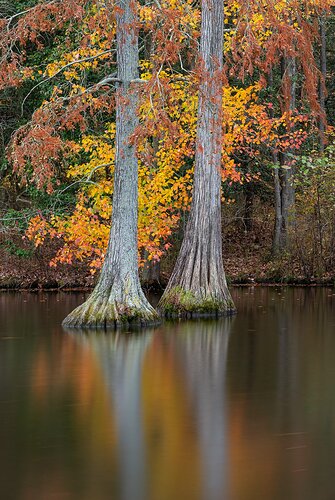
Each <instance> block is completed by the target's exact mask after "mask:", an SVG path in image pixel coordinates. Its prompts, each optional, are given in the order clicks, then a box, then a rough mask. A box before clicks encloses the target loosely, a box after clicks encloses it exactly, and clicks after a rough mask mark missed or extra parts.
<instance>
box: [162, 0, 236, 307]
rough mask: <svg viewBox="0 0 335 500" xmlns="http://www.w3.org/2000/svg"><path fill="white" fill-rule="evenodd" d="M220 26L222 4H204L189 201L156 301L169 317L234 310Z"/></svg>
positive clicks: (206, 0)
mask: <svg viewBox="0 0 335 500" xmlns="http://www.w3.org/2000/svg"><path fill="white" fill-rule="evenodd" d="M223 26H224V25H223V1H222V0H202V20H201V40H200V65H201V69H202V75H201V83H200V88H199V103H198V125H197V139H196V156H195V170H194V185H193V197H192V205H191V212H190V216H189V219H188V222H187V226H186V231H185V236H184V239H183V243H182V246H181V249H180V252H179V255H178V259H177V262H176V265H175V268H174V270H173V273H172V275H171V278H170V280H169V283H168V285H167V288H166V290H165V292H164V294H163V297H162V299H161V301H160V303H159V308H160V310H161V311H162V312H164V313H165V315H167V316H186V317H192V316H199V315H204V316H212V315H219V314H228V313H232V312H233V311H234V310H235V307H234V303H233V301H232V299H231V296H230V293H229V291H228V287H227V283H226V277H225V272H224V269H223V259H222V235H221V147H222V146H221V144H222V66H223Z"/></svg>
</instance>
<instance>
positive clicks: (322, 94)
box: [319, 15, 327, 152]
mask: <svg viewBox="0 0 335 500" xmlns="http://www.w3.org/2000/svg"><path fill="white" fill-rule="evenodd" d="M319 24H320V41H321V47H320V71H321V81H320V88H319V101H320V108H321V111H322V114H323V116H321V117H320V123H319V131H320V151H321V152H323V151H324V149H325V143H326V140H325V131H326V77H327V52H326V49H327V46H326V43H327V39H326V17H325V15H322V16H321V17H320V20H319Z"/></svg>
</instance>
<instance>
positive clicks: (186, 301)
mask: <svg viewBox="0 0 335 500" xmlns="http://www.w3.org/2000/svg"><path fill="white" fill-rule="evenodd" d="M159 308H160V310H161V311H162V312H163V313H164V315H165V316H167V317H176V316H177V317H196V316H219V315H223V314H232V313H234V312H235V306H234V303H233V301H232V300H231V299H227V300H219V299H217V298H216V297H210V296H209V297H205V298H202V297H199V296H197V295H196V294H195V293H193V292H192V291H190V290H184V289H183V288H182V287H180V286H175V287H173V288H172V289H171V290H169V292H168V293H166V294H165V295H164V297H163V300H162V301H161V303H160V304H159Z"/></svg>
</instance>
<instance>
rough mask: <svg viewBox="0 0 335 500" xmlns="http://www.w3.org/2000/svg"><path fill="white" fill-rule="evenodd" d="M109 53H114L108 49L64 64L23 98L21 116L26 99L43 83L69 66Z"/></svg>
mask: <svg viewBox="0 0 335 500" xmlns="http://www.w3.org/2000/svg"><path fill="white" fill-rule="evenodd" d="M111 52H115V50H114V49H109V50H104V51H103V52H100V53H99V54H96V55H94V56H90V57H84V58H83V59H77V60H76V61H71V62H69V63H67V64H65V66H62V67H61V68H60V69H59V70H58V71H56V73H55V74H54V75H52V76H49V77H48V78H46V79H45V80H42V81H41V82H38V83H37V84H36V85H34V87H33V88H32V89H30V90H29V92H28V94H27V95H26V96H25V98H24V99H23V101H22V104H21V113H22V114H23V108H24V105H25V103H26V101H27V99H28V97H29V96H30V95H31V94H32V93H33V92H34V90H36V89H37V88H38V87H40V86H41V85H43V84H44V83H47V82H49V81H50V80H52V79H53V78H55V77H56V76H58V75H59V74H60V73H62V71H64V70H66V69H67V68H69V67H70V66H74V65H75V64H82V63H85V62H88V61H93V60H94V59H97V58H98V57H101V56H103V55H105V54H109V53H111Z"/></svg>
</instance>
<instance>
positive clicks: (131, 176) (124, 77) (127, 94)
mask: <svg viewBox="0 0 335 500" xmlns="http://www.w3.org/2000/svg"><path fill="white" fill-rule="evenodd" d="M116 5H117V7H118V8H119V12H118V14H117V16H116V17H117V24H116V36H117V62H118V79H119V82H120V84H119V88H118V90H117V92H116V155H115V173H114V194H113V214H112V226H111V232H110V238H109V243H108V248H107V252H106V256H105V261H104V264H103V267H102V271H101V274H100V278H99V281H98V283H97V285H96V287H95V289H94V290H93V292H92V294H91V296H90V297H89V298H88V300H87V301H86V302H85V303H84V304H82V305H81V306H79V307H78V308H77V309H75V310H74V311H73V312H72V313H70V314H69V316H67V318H65V320H64V322H63V325H64V326H66V327H67V328H83V327H86V328H105V329H106V328H115V327H119V326H121V325H124V324H125V325H129V324H132V325H148V324H151V323H157V320H158V315H157V313H156V312H155V310H154V309H153V308H152V307H151V305H150V304H149V302H148V301H147V299H146V297H145V295H144V293H143V291H142V289H141V285H140V281H139V274H138V255H137V216H138V206H137V205H138V160H137V156H136V147H135V145H134V144H133V143H132V140H131V139H132V136H133V134H134V132H135V129H136V127H137V125H138V118H137V114H136V111H137V108H138V92H137V89H136V87H135V85H136V84H134V83H133V84H132V83H131V82H132V80H135V79H137V78H138V65H139V61H138V35H137V26H136V23H137V14H136V12H135V8H136V7H135V6H136V4H135V3H134V2H133V1H132V0H117V2H116Z"/></svg>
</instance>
